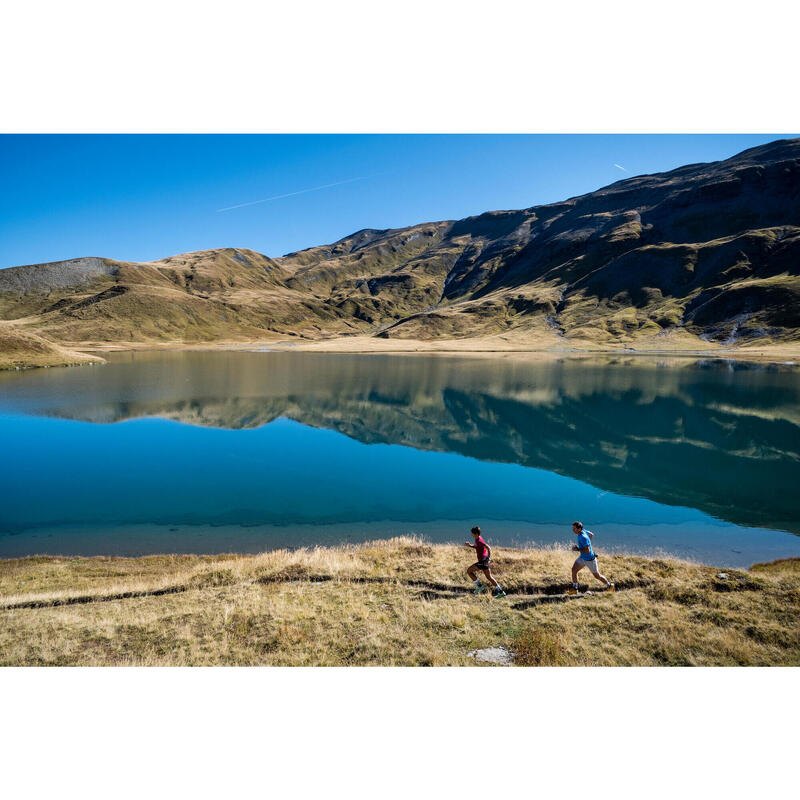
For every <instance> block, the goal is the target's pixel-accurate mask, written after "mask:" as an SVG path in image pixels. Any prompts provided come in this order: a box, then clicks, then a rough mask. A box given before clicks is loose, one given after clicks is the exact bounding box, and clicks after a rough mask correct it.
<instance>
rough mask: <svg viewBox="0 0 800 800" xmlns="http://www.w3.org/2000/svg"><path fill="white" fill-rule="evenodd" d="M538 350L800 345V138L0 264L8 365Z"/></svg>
mask: <svg viewBox="0 0 800 800" xmlns="http://www.w3.org/2000/svg"><path fill="white" fill-rule="evenodd" d="M354 336H356V337H360V338H365V337H366V338H371V339H377V340H381V339H394V340H413V341H417V342H419V341H423V342H431V341H439V340H447V341H450V340H456V339H457V340H464V341H465V342H466V343H469V342H470V341H478V340H481V341H485V340H489V341H491V342H494V343H496V344H497V345H498V347H499V346H501V345H503V346H517V347H520V348H528V349H548V348H549V349H559V348H564V349H587V348H589V349H591V348H598V347H600V348H604V349H619V348H626V347H634V348H638V347H645V348H647V349H661V350H671V349H686V348H689V347H694V348H697V349H714V348H719V347H720V346H734V345H737V346H741V345H748V344H753V343H756V344H759V345H773V344H776V343H785V342H798V341H800V139H791V140H781V141H775V142H772V143H770V144H767V145H764V146H761V147H757V148H753V149H750V150H746V151H744V152H742V153H739V154H738V155H736V156H734V157H732V158H729V159H727V160H725V161H719V162H713V163H709V164H692V165H687V166H684V167H681V168H679V169H675V170H672V171H670V172H665V173H659V174H654V175H642V176H638V177H633V178H629V179H626V180H622V181H619V182H617V183H614V184H611V185H610V186H607V187H604V188H602V189H600V190H598V191H595V192H591V193H589V194H585V195H581V196H580V197H574V198H570V199H568V200H564V201H563V202H559V203H553V204H549V205H542V206H534V207H531V208H527V209H522V210H517V211H491V212H487V213H485V214H481V215H479V216H475V217H468V218H466V219H462V220H458V221H452V220H448V221H441V222H428V223H422V224H419V225H414V226H411V227H407V228H400V229H390V230H374V229H364V230H361V231H358V232H356V233H354V234H351V235H350V236H346V237H345V238H343V239H340V240H339V241H337V242H335V243H333V244H329V245H323V246H319V247H312V248H310V249H307V250H303V251H300V252H296V253H290V254H288V255H285V256H283V257H281V258H271V257H269V256H266V255H263V254H261V253H257V252H255V251H253V250H248V249H236V248H223V249H216V250H206V251H200V252H193V253H186V254H183V255H177V256H171V257H168V258H164V259H161V260H158V261H151V262H147V263H134V262H127V261H117V260H113V259H109V258H100V257H85V258H76V259H72V260H67V261H59V262H53V263H47V264H33V265H28V266H19V267H10V268H7V269H3V270H0V354H2V355H0V366H3V365H5V366H14V365H17V366H19V365H23V366H24V365H27V364H34V363H65V359H68V358H70V357H73V356H74V357H76V358H77V359H78V360H80V359H81V358H82V356H80V355H79V353H77V352H75V351H76V350H77V351H80V350H81V349H82V348H87V349H91V348H92V347H96V346H102V345H109V344H113V345H120V346H126V347H127V346H139V345H147V344H148V343H164V342H169V343H173V344H191V343H203V342H219V341H223V340H224V341H227V342H237V341H239V342H252V341H270V340H275V339H289V340H295V341H301V340H338V339H341V338H343V337H354Z"/></svg>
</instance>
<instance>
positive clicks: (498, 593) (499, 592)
mask: <svg viewBox="0 0 800 800" xmlns="http://www.w3.org/2000/svg"><path fill="white" fill-rule="evenodd" d="M505 596H506V593H505V592H504V591H503V590H502V589H497V590H496V591H494V592H492V597H505Z"/></svg>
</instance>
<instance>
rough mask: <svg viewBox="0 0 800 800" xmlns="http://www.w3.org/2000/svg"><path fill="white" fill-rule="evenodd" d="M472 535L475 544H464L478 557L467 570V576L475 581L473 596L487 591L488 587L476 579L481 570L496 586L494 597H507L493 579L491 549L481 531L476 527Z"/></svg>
mask: <svg viewBox="0 0 800 800" xmlns="http://www.w3.org/2000/svg"><path fill="white" fill-rule="evenodd" d="M470 533H471V534H472V538H473V539H474V540H475V542H474V544H473V543H472V542H464V544H465V545H466V546H467V547H471V548H472V549H473V550H475V554H476V555H477V556H478V560H477V561H476V562H475V563H474V564H473V565H472V566H471V567H468V568H467V575H469V577H470V578H472V580H473V581H475V588H474V589H473V590H472V593H473V594H483V593H484V592H485V591H486V587H485V586H484V585H483V584H482V583H481V580H480V578H478V577H476V575H477V571H478V570H481V571H482V572H483V574H484V576H485V577H486V580H487V581H489V583H491V584H492V586H494V591H493V592H492V597H505V596H506V593H505V592H504V591H503V590H502V588H500V584H499V583H498V582H497V581H496V580H495V579H494V577H492V570H491V567H490V566H489V562H491V560H492V559H491V558H490V556H491V554H492V551H491V548H490V547H489V545H488V544H486V542H484V541H483V537H482V536H481V529H480V528H479V527H478V526H477V525H476V526H475V527H474V528H473V529H472V530H471V531H470Z"/></svg>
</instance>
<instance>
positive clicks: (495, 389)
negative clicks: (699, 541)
mask: <svg viewBox="0 0 800 800" xmlns="http://www.w3.org/2000/svg"><path fill="white" fill-rule="evenodd" d="M0 414H25V415H37V416H49V417H59V418H67V419H74V420H83V421H88V422H95V423H113V422H119V421H122V420H130V419H134V418H139V417H161V418H166V419H171V420H177V421H180V422H183V423H189V424H192V425H201V426H211V427H218V428H228V429H247V428H256V427H259V426H262V425H265V424H266V423H269V422H271V421H272V420H275V419H277V418H279V417H284V418H289V419H291V420H295V421H297V422H300V423H302V424H304V425H308V426H312V427H316V428H326V429H331V430H335V431H338V432H340V433H342V434H345V435H346V436H348V437H350V438H352V439H355V440H357V441H360V442H364V443H386V444H400V445H406V446H409V447H412V448H415V449H417V450H428V451H441V452H449V453H458V454H461V455H465V456H470V457H472V458H475V459H479V460H482V461H494V462H507V463H511V464H517V465H522V466H525V467H535V468H539V469H543V470H547V471H549V472H553V473H557V474H559V475H564V476H568V477H570V478H574V479H577V480H579V481H582V482H584V483H588V484H591V485H592V486H594V487H598V488H599V489H602V490H604V491H608V492H613V493H615V494H620V495H629V496H636V497H642V498H647V499H650V500H653V501H656V502H657V503H661V504H667V505H671V506H688V507H690V508H693V509H698V510H700V511H702V512H704V513H707V514H710V515H713V516H715V517H718V518H720V519H722V520H726V521H728V522H732V523H736V524H738V525H745V526H753V527H763V528H776V529H780V530H787V531H791V532H793V533H800V499H798V487H800V371H798V370H797V369H796V368H793V367H791V366H781V365H753V364H742V363H734V362H726V361H721V360H712V361H702V360H690V359H682V358H681V359H678V358H673V359H661V360H658V359H656V358H649V357H630V358H622V357H620V358H568V359H561V360H556V359H544V360H543V359H536V358H533V357H524V356H523V357H521V356H515V355H505V356H503V355H496V356H494V355H493V356H487V357H481V358H458V357H449V356H447V357H446V356H422V355H417V356H396V355H391V356H388V355H369V356H362V355H339V354H314V353H287V352H281V353H248V352H185V353H123V354H113V355H112V356H111V357H110V363H109V364H107V365H104V366H101V367H91V368H90V367H82V368H71V369H58V370H55V369H51V370H37V371H36V372H31V373H27V374H20V373H10V374H5V375H2V376H1V377H0Z"/></svg>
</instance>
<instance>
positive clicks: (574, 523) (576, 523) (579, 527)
mask: <svg viewBox="0 0 800 800" xmlns="http://www.w3.org/2000/svg"><path fill="white" fill-rule="evenodd" d="M572 527H573V528H577V529H578V530H579V531H582V530H583V523H582V522H573V523H572Z"/></svg>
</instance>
